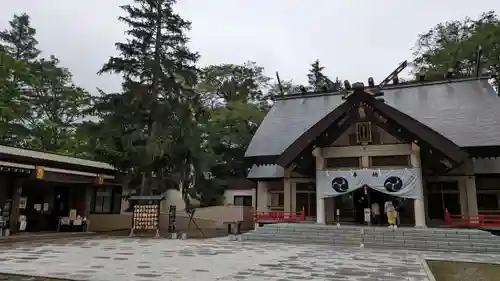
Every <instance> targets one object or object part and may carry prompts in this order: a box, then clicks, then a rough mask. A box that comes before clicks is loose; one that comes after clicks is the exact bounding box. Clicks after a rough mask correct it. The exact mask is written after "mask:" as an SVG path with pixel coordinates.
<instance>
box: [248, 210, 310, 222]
mask: <svg viewBox="0 0 500 281" xmlns="http://www.w3.org/2000/svg"><path fill="white" fill-rule="evenodd" d="M254 218H255V221H257V222H262V221H304V220H305V218H306V213H305V210H304V208H302V211H300V212H285V211H256V212H254Z"/></svg>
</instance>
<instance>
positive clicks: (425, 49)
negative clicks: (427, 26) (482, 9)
mask: <svg viewBox="0 0 500 281" xmlns="http://www.w3.org/2000/svg"><path fill="white" fill-rule="evenodd" d="M478 51H480V52H478ZM478 60H479V61H480V64H479V65H480V69H479V74H480V75H481V74H484V73H485V72H490V74H491V75H492V77H493V83H494V85H495V86H496V87H497V90H498V87H499V77H500V19H499V18H498V15H496V14H495V13H494V12H492V11H490V12H487V13H484V14H482V15H481V16H480V17H479V18H478V19H471V18H465V19H463V20H454V21H447V22H444V23H440V24H438V25H436V26H435V27H433V28H432V29H431V30H429V31H428V32H426V33H423V34H421V35H419V37H418V40H417V44H416V46H415V58H414V63H415V70H416V72H425V73H426V74H427V76H428V77H429V78H430V79H433V78H435V79H442V78H443V77H444V75H445V74H446V72H448V70H449V69H452V70H453V74H454V75H455V76H473V75H476V71H477V67H476V66H477V61H478Z"/></svg>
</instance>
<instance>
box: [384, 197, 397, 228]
mask: <svg viewBox="0 0 500 281" xmlns="http://www.w3.org/2000/svg"><path fill="white" fill-rule="evenodd" d="M384 212H385V214H386V215H387V222H388V223H389V227H390V228H397V226H396V209H395V208H394V204H393V203H392V201H387V202H385V204H384Z"/></svg>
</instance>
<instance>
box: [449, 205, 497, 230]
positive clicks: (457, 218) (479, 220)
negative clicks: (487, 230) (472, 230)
mask: <svg viewBox="0 0 500 281" xmlns="http://www.w3.org/2000/svg"><path fill="white" fill-rule="evenodd" d="M444 218H445V222H446V225H449V226H472V227H500V215H489V214H464V215H452V214H450V212H448V209H446V210H445V212H444Z"/></svg>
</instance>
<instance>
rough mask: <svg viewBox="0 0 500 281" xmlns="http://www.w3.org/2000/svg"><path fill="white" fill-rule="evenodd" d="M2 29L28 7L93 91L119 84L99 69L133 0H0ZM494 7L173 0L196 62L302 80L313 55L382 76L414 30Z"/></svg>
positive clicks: (47, 44) (333, 69)
mask: <svg viewBox="0 0 500 281" xmlns="http://www.w3.org/2000/svg"><path fill="white" fill-rule="evenodd" d="M2 2H3V3H2V5H1V9H0V29H4V28H6V27H7V26H8V21H9V20H10V19H11V17H12V15H13V14H14V13H22V12H26V13H28V14H29V15H30V16H31V17H32V23H33V26H34V27H35V28H36V29H37V31H38V36H37V39H38V40H39V41H40V49H41V50H42V51H43V52H44V54H45V55H49V54H54V55H56V56H57V57H59V58H60V60H61V62H62V64H63V65H64V66H66V67H68V68H70V69H71V71H72V73H73V74H74V80H75V82H76V83H77V84H78V85H80V86H83V87H85V88H87V89H88V90H89V91H91V92H93V91H94V89H95V88H96V87H100V88H103V89H104V90H106V91H112V90H118V89H119V87H120V78H118V77H113V76H97V75H96V72H97V71H98V70H99V68H100V67H101V65H102V64H103V63H104V62H105V61H106V60H107V59H108V57H109V56H111V55H114V54H116V51H115V47H114V45H113V44H114V43H115V42H116V41H121V40H123V39H124V30H125V28H126V27H125V26H124V25H123V24H121V23H120V22H119V21H118V20H117V17H118V16H119V15H122V12H121V10H120V9H119V8H118V5H122V4H127V3H130V2H132V0H120V1H119V0H85V1H76V0H15V1H2ZM488 10H495V11H499V10H500V1H498V0H478V1H470V0H405V1H401V0H379V1H374V0H251V1H250V0H210V1H208V0H205V1H202V0H179V4H178V5H177V11H178V12H179V13H180V14H181V16H183V17H184V18H185V19H188V20H190V21H192V31H191V32H190V37H191V47H192V49H194V50H196V51H199V52H200V54H201V61H200V63H201V65H206V64H218V63H243V62H244V61H246V60H253V61H256V62H257V63H258V64H260V65H261V66H264V67H265V69H266V72H267V74H268V75H273V76H274V72H275V71H276V70H277V71H279V73H280V76H281V78H282V79H293V80H294V81H295V82H296V83H305V81H306V73H307V70H308V68H309V64H310V63H311V62H312V61H314V60H315V59H320V61H321V62H322V63H323V64H324V65H325V66H326V67H327V68H326V74H328V75H330V76H331V77H332V78H333V77H335V76H338V77H340V78H341V79H349V80H351V81H366V80H367V78H368V77H369V76H373V77H374V78H375V79H376V81H380V80H381V79H384V78H385V76H387V75H388V74H389V73H390V72H391V71H392V70H393V69H394V68H396V67H397V65H398V63H400V62H402V61H403V60H405V59H411V53H412V52H411V48H412V47H413V45H414V43H415V40H416V38H417V35H418V34H419V33H422V32H425V31H427V30H429V29H430V28H431V27H433V26H434V25H435V24H437V23H439V22H441V21H446V20H453V19H462V18H464V17H466V16H471V17H477V16H478V15H480V14H481V13H482V12H486V11H488Z"/></svg>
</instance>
